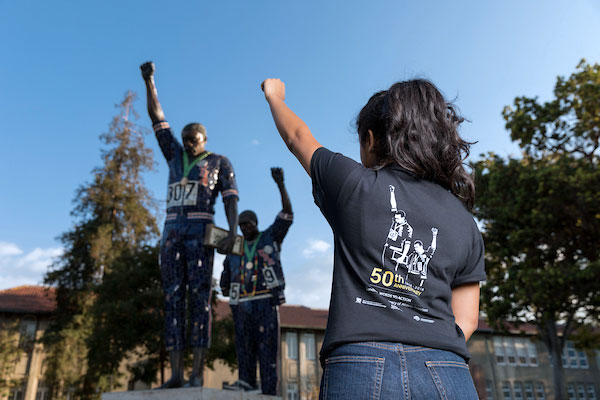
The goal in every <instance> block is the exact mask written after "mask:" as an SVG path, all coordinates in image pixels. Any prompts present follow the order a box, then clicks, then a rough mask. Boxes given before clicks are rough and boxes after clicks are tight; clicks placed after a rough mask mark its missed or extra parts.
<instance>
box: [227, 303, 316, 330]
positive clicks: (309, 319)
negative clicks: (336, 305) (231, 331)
mask: <svg viewBox="0 0 600 400" xmlns="http://www.w3.org/2000/svg"><path fill="white" fill-rule="evenodd" d="M215 314H216V318H218V319H220V318H225V317H228V316H229V315H231V308H229V303H228V302H227V301H221V300H220V301H217V305H216V307H215ZM279 322H280V325H281V327H282V328H305V329H322V330H324V329H325V326H326V325H327V310H320V309H316V308H308V307H304V306H294V305H288V304H284V305H282V306H281V307H279Z"/></svg>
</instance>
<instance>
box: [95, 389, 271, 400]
mask: <svg viewBox="0 0 600 400" xmlns="http://www.w3.org/2000/svg"><path fill="white" fill-rule="evenodd" d="M102 400H281V397H279V396H267V395H265V394H260V393H247V392H237V391H234V390H218V389H209V388H181V389H163V390H133V391H128V392H110V393H102Z"/></svg>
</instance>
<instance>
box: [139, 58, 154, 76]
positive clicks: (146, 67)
mask: <svg viewBox="0 0 600 400" xmlns="http://www.w3.org/2000/svg"><path fill="white" fill-rule="evenodd" d="M140 69H141V70H142V78H144V80H148V79H150V78H151V77H152V76H153V75H154V63H153V62H152V61H148V62H145V63H143V64H142V65H140Z"/></svg>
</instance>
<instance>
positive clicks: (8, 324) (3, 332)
mask: <svg viewBox="0 0 600 400" xmlns="http://www.w3.org/2000/svg"><path fill="white" fill-rule="evenodd" d="M22 355H23V350H22V349H21V347H20V346H19V321H18V320H14V321H10V320H6V321H4V322H0V397H3V396H8V394H9V392H10V389H12V388H13V387H14V386H16V385H17V384H18V382H17V381H15V380H14V379H11V376H12V375H13V373H14V370H15V367H16V366H17V363H18V362H19V359H20V358H21V356H22Z"/></svg>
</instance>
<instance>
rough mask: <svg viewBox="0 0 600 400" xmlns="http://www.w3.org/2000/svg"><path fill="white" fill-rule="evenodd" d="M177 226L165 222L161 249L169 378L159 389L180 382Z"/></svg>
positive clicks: (181, 297) (181, 293) (181, 289)
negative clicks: (169, 367) (169, 362)
mask: <svg viewBox="0 0 600 400" xmlns="http://www.w3.org/2000/svg"><path fill="white" fill-rule="evenodd" d="M182 251H183V248H182V246H181V237H180V236H179V234H178V227H177V226H173V225H171V226H170V225H166V226H165V229H164V232H163V239H162V241H161V250H160V270H161V275H162V286H163V290H164V293H165V344H166V349H167V352H168V353H169V358H170V361H171V378H170V379H169V380H168V381H167V382H165V383H164V384H163V385H162V386H160V387H159V389H166V388H177V387H181V386H182V385H183V349H184V347H185V337H184V329H185V323H184V322H185V282H184V276H185V274H184V269H183V262H182V261H183V260H182Z"/></svg>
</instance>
